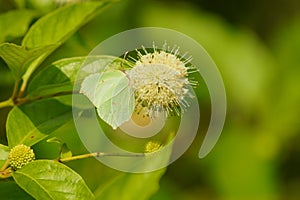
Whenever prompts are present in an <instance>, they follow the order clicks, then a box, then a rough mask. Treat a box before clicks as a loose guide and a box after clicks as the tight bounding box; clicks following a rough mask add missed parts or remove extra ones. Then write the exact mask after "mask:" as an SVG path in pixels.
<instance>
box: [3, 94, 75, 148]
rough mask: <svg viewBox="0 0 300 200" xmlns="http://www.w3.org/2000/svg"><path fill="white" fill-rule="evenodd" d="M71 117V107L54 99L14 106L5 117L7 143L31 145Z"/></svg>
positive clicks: (10, 144) (12, 145) (11, 145)
mask: <svg viewBox="0 0 300 200" xmlns="http://www.w3.org/2000/svg"><path fill="white" fill-rule="evenodd" d="M71 119H72V110H71V107H69V106H66V105H63V104H61V103H60V102H58V101H57V100H54V99H47V100H42V101H37V102H34V103H31V104H23V105H21V106H16V107H14V108H13V109H12V110H11V111H10V113H9V115H8V118H7V123H6V130H7V139H8V144H9V146H10V147H14V146H16V145H18V144H25V145H28V146H32V145H34V144H35V143H37V142H39V141H40V140H42V139H44V138H46V137H47V136H48V135H49V134H51V133H52V132H53V131H55V130H56V129H57V128H59V127H60V126H62V125H64V123H66V122H67V121H69V120H71Z"/></svg>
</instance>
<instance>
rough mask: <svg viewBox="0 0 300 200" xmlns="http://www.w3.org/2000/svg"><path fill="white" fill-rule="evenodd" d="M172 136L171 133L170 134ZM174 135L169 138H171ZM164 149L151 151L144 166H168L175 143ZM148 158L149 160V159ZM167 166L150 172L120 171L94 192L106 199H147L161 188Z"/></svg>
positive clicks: (150, 167) (145, 167) (152, 167)
mask: <svg viewBox="0 0 300 200" xmlns="http://www.w3.org/2000/svg"><path fill="white" fill-rule="evenodd" d="M170 136H171V135H170ZM171 138H172V137H170V138H169V139H168V141H170V140H171ZM164 148H166V149H164V151H160V152H159V151H157V152H153V153H149V154H147V155H146V157H145V159H146V160H145V161H147V162H145V163H144V164H143V166H139V168H140V167H141V169H142V168H144V169H145V170H146V169H148V170H149V169H151V170H153V169H155V168H156V167H158V166H161V164H165V165H166V166H167V164H168V161H169V159H170V155H171V152H172V148H173V144H171V145H168V146H165V147H164ZM147 159H148V160H147ZM165 171H166V168H162V169H159V170H156V171H152V172H149V173H139V174H134V173H124V172H122V173H119V175H117V176H115V177H114V178H111V179H109V180H108V181H107V182H106V183H105V184H103V185H100V186H99V187H98V188H97V189H96V190H95V192H94V194H95V196H96V199H99V200H100V199H105V200H114V199H119V200H131V199H139V200H146V199H149V198H150V196H151V195H152V194H153V193H155V192H156V191H157V190H158V189H159V180H160V178H161V177H162V175H163V174H164V173H165Z"/></svg>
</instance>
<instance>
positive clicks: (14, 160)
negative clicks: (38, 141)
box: [8, 144, 35, 170]
mask: <svg viewBox="0 0 300 200" xmlns="http://www.w3.org/2000/svg"><path fill="white" fill-rule="evenodd" d="M8 159H9V163H10V166H11V167H12V168H13V169H14V170H17V169H21V168H22V167H23V166H24V165H26V164H28V163H30V162H32V161H33V160H34V159H35V155H34V152H33V150H32V149H31V148H30V147H29V146H26V145H24V144H20V145H17V146H15V147H14V148H12V149H11V150H10V152H9V154H8Z"/></svg>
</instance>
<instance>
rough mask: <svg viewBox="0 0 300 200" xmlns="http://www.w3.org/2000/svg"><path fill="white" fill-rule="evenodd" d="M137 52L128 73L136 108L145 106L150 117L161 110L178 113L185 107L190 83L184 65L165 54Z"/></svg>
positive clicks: (162, 52) (175, 58) (173, 56)
mask: <svg viewBox="0 0 300 200" xmlns="http://www.w3.org/2000/svg"><path fill="white" fill-rule="evenodd" d="M138 53H139V54H138V56H139V59H138V61H137V62H136V64H135V65H134V66H133V68H132V69H131V70H130V71H129V72H128V77H129V79H130V80H131V83H132V85H133V88H134V90H135V97H136V108H141V107H142V108H145V107H146V108H147V110H148V112H146V114H147V115H149V116H150V117H155V116H156V115H157V113H158V112H162V111H167V113H169V111H172V110H175V111H176V113H177V114H179V112H178V109H177V107H178V106H180V105H185V100H184V97H185V95H186V94H187V92H188V89H187V85H188V84H189V81H188V79H187V75H188V73H187V67H186V66H185V63H184V62H183V61H181V60H180V59H179V58H177V56H176V55H173V54H171V53H167V52H165V51H159V52H158V51H157V50H155V51H154V53H146V54H145V55H142V54H141V53H140V52H138ZM144 110H145V109H144ZM144 110H143V113H144V114H145V112H144Z"/></svg>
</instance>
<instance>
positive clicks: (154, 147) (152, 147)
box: [145, 141, 162, 153]
mask: <svg viewBox="0 0 300 200" xmlns="http://www.w3.org/2000/svg"><path fill="white" fill-rule="evenodd" d="M161 147H162V146H161V144H160V143H159V142H153V141H150V142H147V144H146V146H145V152H146V153H153V152H155V151H158V150H159V149H160V148H161Z"/></svg>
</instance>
